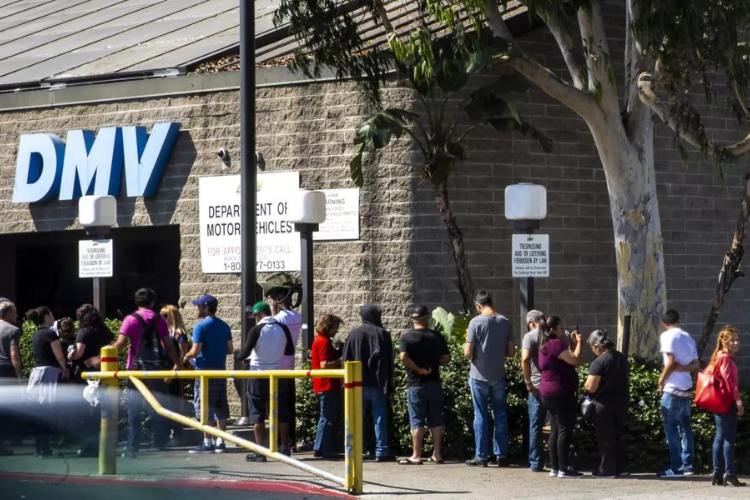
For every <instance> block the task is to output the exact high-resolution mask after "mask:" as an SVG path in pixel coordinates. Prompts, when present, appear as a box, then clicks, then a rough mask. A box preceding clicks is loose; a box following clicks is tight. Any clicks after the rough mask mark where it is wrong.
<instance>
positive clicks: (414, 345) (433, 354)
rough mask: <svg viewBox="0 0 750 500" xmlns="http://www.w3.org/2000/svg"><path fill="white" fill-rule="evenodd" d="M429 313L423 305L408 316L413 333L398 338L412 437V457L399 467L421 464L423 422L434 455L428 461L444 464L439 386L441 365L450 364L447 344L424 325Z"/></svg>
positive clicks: (428, 318) (441, 337) (441, 404)
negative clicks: (428, 431)
mask: <svg viewBox="0 0 750 500" xmlns="http://www.w3.org/2000/svg"><path fill="white" fill-rule="evenodd" d="M429 320H430V313H429V311H428V310H427V308H426V307H425V306H417V307H415V308H414V310H413V311H412V313H411V321H412V324H413V326H414V329H413V330H410V331H408V332H407V333H406V334H404V336H403V337H401V345H400V346H399V353H400V354H399V357H400V359H401V362H402V363H403V364H404V368H406V385H407V387H408V389H407V401H408V406H409V420H410V423H411V434H412V446H413V452H412V456H411V457H409V458H405V459H403V460H401V461H400V462H399V463H400V464H401V465H416V464H421V463H422V457H421V456H422V443H423V441H424V435H425V422H426V424H427V425H429V426H430V433H431V434H432V442H433V444H434V448H435V450H434V452H433V454H432V456H431V458H430V460H432V461H435V462H437V463H443V457H442V452H441V445H442V442H443V388H442V387H441V385H440V365H441V364H444V363H447V362H448V361H450V359H451V356H450V354H449V353H448V345H447V344H446V343H445V339H444V338H443V336H442V335H441V334H440V333H438V332H435V331H432V330H430V329H429V328H428V327H427V325H428V322H429Z"/></svg>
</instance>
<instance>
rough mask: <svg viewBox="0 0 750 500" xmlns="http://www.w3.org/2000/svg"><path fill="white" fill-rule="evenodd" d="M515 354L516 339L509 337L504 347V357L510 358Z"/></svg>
mask: <svg viewBox="0 0 750 500" xmlns="http://www.w3.org/2000/svg"><path fill="white" fill-rule="evenodd" d="M515 355H516V341H515V340H514V339H512V338H511V339H510V340H509V341H508V346H507V347H506V348H505V357H506V358H512V357H513V356H515Z"/></svg>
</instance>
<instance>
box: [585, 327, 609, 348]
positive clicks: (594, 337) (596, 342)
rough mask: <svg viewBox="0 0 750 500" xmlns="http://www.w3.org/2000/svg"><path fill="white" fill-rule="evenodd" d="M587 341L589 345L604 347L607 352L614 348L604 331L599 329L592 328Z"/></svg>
mask: <svg viewBox="0 0 750 500" xmlns="http://www.w3.org/2000/svg"><path fill="white" fill-rule="evenodd" d="M588 342H589V345H590V346H592V347H594V346H596V347H598V348H599V349H604V350H605V351H607V352H612V351H614V350H615V344H614V342H612V340H610V338H609V337H608V336H607V332H606V331H605V332H603V331H601V330H594V331H593V332H591V335H589V339H588Z"/></svg>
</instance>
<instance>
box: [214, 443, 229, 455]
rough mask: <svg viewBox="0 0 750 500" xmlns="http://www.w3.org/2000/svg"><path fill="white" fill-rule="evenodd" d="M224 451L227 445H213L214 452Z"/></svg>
mask: <svg viewBox="0 0 750 500" xmlns="http://www.w3.org/2000/svg"><path fill="white" fill-rule="evenodd" d="M225 451H227V445H226V444H224V443H221V444H217V445H216V446H214V453H224V452H225Z"/></svg>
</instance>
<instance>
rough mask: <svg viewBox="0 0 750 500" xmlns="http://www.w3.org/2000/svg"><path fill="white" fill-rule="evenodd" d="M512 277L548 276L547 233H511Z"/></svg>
mask: <svg viewBox="0 0 750 500" xmlns="http://www.w3.org/2000/svg"><path fill="white" fill-rule="evenodd" d="M512 255H513V277H514V278H549V235H548V234H514V235H513V249H512Z"/></svg>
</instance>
